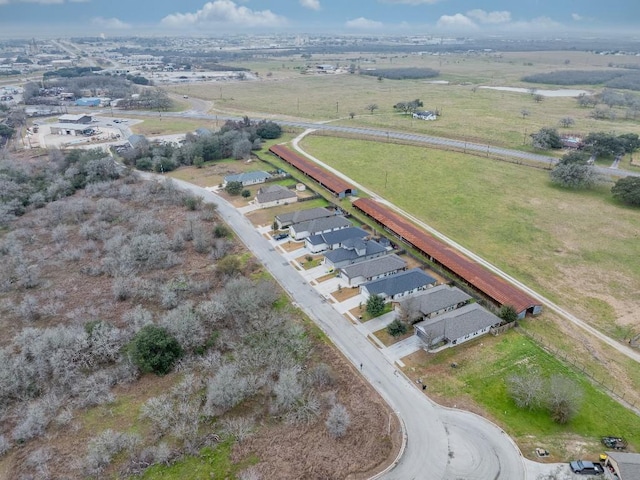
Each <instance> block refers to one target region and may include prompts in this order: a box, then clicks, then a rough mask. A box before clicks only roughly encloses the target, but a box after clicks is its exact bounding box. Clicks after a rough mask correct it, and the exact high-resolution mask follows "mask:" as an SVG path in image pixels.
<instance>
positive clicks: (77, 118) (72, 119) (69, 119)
mask: <svg viewBox="0 0 640 480" xmlns="http://www.w3.org/2000/svg"><path fill="white" fill-rule="evenodd" d="M91 120H92V118H91V115H85V114H83V113H79V114H77V115H74V114H72V113H65V114H64V115H60V116H59V117H58V122H59V123H83V124H87V123H91Z"/></svg>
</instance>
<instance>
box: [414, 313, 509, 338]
mask: <svg viewBox="0 0 640 480" xmlns="http://www.w3.org/2000/svg"><path fill="white" fill-rule="evenodd" d="M501 321H502V320H500V318H498V317H497V316H495V315H494V314H493V313H491V312H489V311H488V310H486V309H485V308H483V307H482V306H481V305H480V304H478V303H471V304H468V305H465V306H464V307H461V308H458V309H456V310H452V311H450V312H446V313H443V314H442V315H437V316H436V317H434V318H430V319H428V320H423V321H422V322H418V323H416V324H415V325H414V326H413V327H414V329H415V332H416V335H417V336H418V338H420V340H422V342H423V343H424V344H425V346H426V348H427V349H430V348H432V347H434V346H435V345H438V344H440V343H442V342H444V343H448V344H449V345H452V346H453V345H457V344H459V343H463V342H466V341H468V340H472V339H474V338H476V337H478V336H479V335H484V334H485V333H488V332H489V330H490V329H491V327H493V326H497V325H500V322H501Z"/></svg>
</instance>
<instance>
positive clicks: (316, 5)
mask: <svg viewBox="0 0 640 480" xmlns="http://www.w3.org/2000/svg"><path fill="white" fill-rule="evenodd" d="M300 5H302V6H303V7H305V8H308V9H310V10H320V0H300Z"/></svg>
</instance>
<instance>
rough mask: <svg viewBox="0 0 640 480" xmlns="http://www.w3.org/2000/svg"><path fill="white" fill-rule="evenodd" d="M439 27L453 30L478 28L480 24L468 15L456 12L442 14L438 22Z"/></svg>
mask: <svg viewBox="0 0 640 480" xmlns="http://www.w3.org/2000/svg"><path fill="white" fill-rule="evenodd" d="M436 26H437V27H438V28H448V29H453V30H462V29H469V28H472V29H476V28H478V26H477V25H476V24H475V23H474V22H473V20H471V19H470V18H469V17H467V16H466V15H463V14H462V13H456V14H455V15H442V16H441V17H440V18H439V19H438V22H437V23H436Z"/></svg>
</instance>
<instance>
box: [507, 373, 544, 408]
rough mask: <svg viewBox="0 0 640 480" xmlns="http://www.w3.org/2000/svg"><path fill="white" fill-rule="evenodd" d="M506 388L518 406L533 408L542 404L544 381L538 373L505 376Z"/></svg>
mask: <svg viewBox="0 0 640 480" xmlns="http://www.w3.org/2000/svg"><path fill="white" fill-rule="evenodd" d="M507 390H508V391H509V395H510V396H511V398H512V399H513V401H514V402H515V403H516V405H517V406H518V407H520V408H527V409H529V410H535V409H536V408H539V407H540V406H541V404H542V399H543V396H544V390H545V383H544V379H543V378H542V377H541V376H540V374H539V373H533V372H532V373H526V374H520V375H511V376H510V377H508V378H507Z"/></svg>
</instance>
